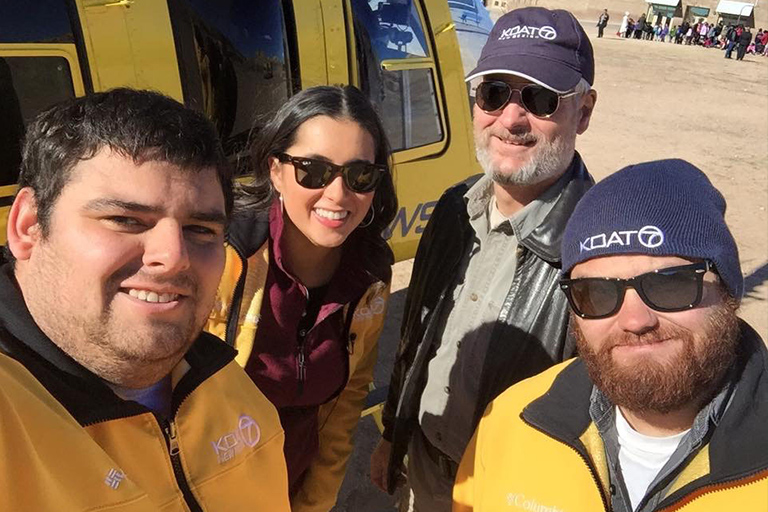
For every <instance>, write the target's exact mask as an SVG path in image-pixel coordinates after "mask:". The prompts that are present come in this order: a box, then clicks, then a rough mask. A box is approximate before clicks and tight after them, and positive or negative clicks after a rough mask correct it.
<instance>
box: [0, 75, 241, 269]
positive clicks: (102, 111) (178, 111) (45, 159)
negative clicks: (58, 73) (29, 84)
mask: <svg viewBox="0 0 768 512" xmlns="http://www.w3.org/2000/svg"><path fill="white" fill-rule="evenodd" d="M104 148H109V149H111V150H112V151H115V152H116V153H118V154H120V155H122V156H124V157H127V158H131V159H132V160H133V161H134V162H135V163H137V164H141V163H144V162H149V161H162V162H168V163H170V164H173V165H176V166H178V167H179V168H181V169H184V170H189V171H192V172H197V171H201V170H203V169H208V168H214V169H215V170H216V173H217V176H218V179H219V182H220V184H221V189H222V192H223V193H224V199H225V204H226V213H227V215H229V214H230V213H231V211H232V204H233V192H232V172H231V170H230V166H229V163H228V162H227V159H226V157H225V155H224V152H223V150H222V148H221V143H220V142H219V138H218V135H217V133H216V129H215V127H214V126H213V124H211V123H210V122H209V121H208V120H207V119H206V118H205V117H204V116H203V115H202V114H201V113H199V112H196V111H194V110H191V109H188V108H186V107H184V106H183V105H182V104H181V103H179V102H177V101H176V100H173V99H171V98H169V97H167V96H164V95H162V94H160V93H157V92H153V91H140V90H134V89H127V88H118V89H112V90H110V91H107V92H100V93H95V94H90V95H88V96H84V97H81V98H76V99H74V100H70V101H67V102H64V103H60V104H58V105H56V106H54V107H52V108H50V109H49V110H47V111H45V112H43V113H41V114H40V115H38V116H37V117H36V118H35V120H34V121H33V122H32V123H31V124H30V125H29V127H28V128H27V133H26V136H25V138H24V143H23V150H22V163H21V172H20V174H19V189H21V188H24V187H30V188H32V190H33V191H34V193H35V202H36V204H37V217H38V223H39V224H40V229H41V234H42V236H43V237H46V236H48V234H49V231H48V230H49V228H50V217H51V212H52V211H53V206H54V204H55V203H56V200H57V199H58V198H59V195H60V194H61V191H62V190H63V189H64V186H65V185H66V184H67V183H68V182H69V179H70V177H71V173H72V169H73V168H74V167H75V165H77V163H78V162H79V161H81V160H87V159H89V158H92V157H93V156H94V155H96V153H98V152H99V151H100V150H101V149H104ZM6 257H7V258H9V259H11V258H12V255H11V254H10V251H6Z"/></svg>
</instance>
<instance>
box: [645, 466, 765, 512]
mask: <svg viewBox="0 0 768 512" xmlns="http://www.w3.org/2000/svg"><path fill="white" fill-rule="evenodd" d="M764 478H768V469H761V470H759V471H754V472H752V473H750V474H748V475H747V476H745V477H742V478H739V479H738V480H731V481H729V482H721V483H719V484H712V485H708V486H705V487H701V488H699V489H697V490H695V491H693V492H692V493H688V494H687V495H685V496H683V497H681V498H680V499H679V500H677V501H676V502H674V503H672V504H670V505H666V506H665V507H664V508H660V509H657V510H656V512H673V511H675V510H680V509H681V508H683V507H685V506H686V505H688V504H689V503H691V502H692V501H694V500H695V499H697V498H699V497H701V496H704V495H705V494H714V493H716V492H720V491H728V490H731V489H736V488H738V487H744V486H745V485H749V484H751V483H752V482H754V481H757V480H761V479H764Z"/></svg>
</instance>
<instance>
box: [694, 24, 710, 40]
mask: <svg viewBox="0 0 768 512" xmlns="http://www.w3.org/2000/svg"><path fill="white" fill-rule="evenodd" d="M708 33H709V24H708V23H707V22H706V21H705V22H703V23H702V24H701V25H700V26H699V39H698V40H697V41H696V42H697V43H698V44H701V45H703V44H704V43H705V42H706V40H707V34H708Z"/></svg>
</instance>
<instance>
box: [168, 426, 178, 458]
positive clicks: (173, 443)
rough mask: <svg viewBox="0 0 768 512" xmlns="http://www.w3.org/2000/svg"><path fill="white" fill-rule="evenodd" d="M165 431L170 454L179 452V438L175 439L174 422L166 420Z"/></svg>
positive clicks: (173, 454) (174, 454)
mask: <svg viewBox="0 0 768 512" xmlns="http://www.w3.org/2000/svg"><path fill="white" fill-rule="evenodd" d="M165 433H166V435H167V436H168V450H169V451H170V452H171V455H172V456H176V455H178V454H179V440H178V439H177V437H176V436H177V432H176V424H175V423H174V422H172V421H170V422H168V426H167V427H165Z"/></svg>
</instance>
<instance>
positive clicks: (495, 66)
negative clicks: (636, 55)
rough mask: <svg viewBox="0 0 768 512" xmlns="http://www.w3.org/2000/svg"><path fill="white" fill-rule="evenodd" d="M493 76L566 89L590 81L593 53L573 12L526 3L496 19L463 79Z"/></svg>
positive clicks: (549, 87) (556, 89)
mask: <svg viewBox="0 0 768 512" xmlns="http://www.w3.org/2000/svg"><path fill="white" fill-rule="evenodd" d="M491 74H508V75H515V76H519V77H521V78H525V79H526V80H530V81H531V82H534V83H537V84H539V85H542V86H544V87H546V88H547V89H551V90H553V91H555V92H560V93H564V92H568V91H570V90H572V89H573V88H574V87H576V84H578V83H579V80H581V79H582V78H584V80H586V81H587V82H588V83H589V85H592V84H593V83H594V80H595V57H594V54H593V52H592V44H591V43H590V42H589V38H588V37H587V34H586V33H585V32H584V29H583V28H581V25H580V24H579V22H578V21H576V18H574V17H573V14H571V13H570V12H568V11H565V10H562V9H555V10H550V9H544V8H543V7H524V8H522V9H515V10H514V11H510V12H508V13H507V14H505V15H504V16H502V17H501V18H499V20H498V21H497V22H496V24H495V25H494V26H493V29H492V30H491V34H490V35H489V36H488V41H487V42H486V43H485V46H483V51H482V52H481V54H480V59H479V60H478V61H477V67H476V68H475V69H473V70H472V72H471V73H469V75H468V76H467V78H466V81H470V80H473V79H475V78H478V77H481V76H484V75H491Z"/></svg>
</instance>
